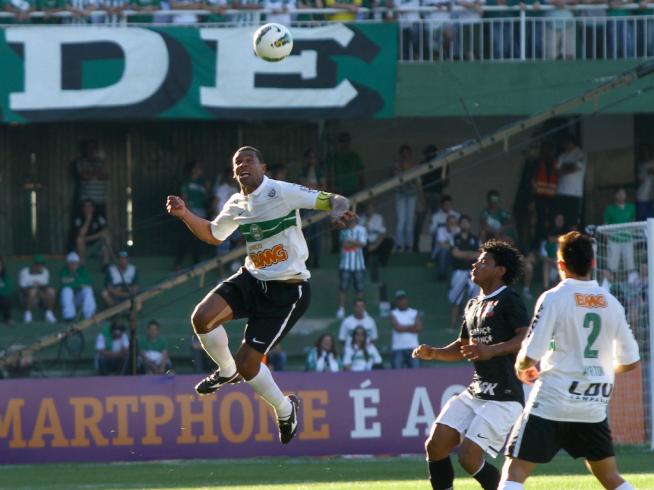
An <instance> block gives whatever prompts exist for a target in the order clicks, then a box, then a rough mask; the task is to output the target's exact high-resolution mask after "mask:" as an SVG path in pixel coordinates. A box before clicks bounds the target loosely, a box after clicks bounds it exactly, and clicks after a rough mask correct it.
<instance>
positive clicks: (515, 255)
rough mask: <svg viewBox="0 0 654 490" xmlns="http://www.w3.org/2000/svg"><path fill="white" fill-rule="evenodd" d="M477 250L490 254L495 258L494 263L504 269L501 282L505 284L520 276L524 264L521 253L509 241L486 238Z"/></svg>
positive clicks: (509, 283) (511, 282)
mask: <svg viewBox="0 0 654 490" xmlns="http://www.w3.org/2000/svg"><path fill="white" fill-rule="evenodd" d="M479 251H480V252H482V253H483V252H486V253H489V254H491V255H492V256H493V259H495V264H496V265H498V266H500V267H504V268H505V269H506V272H504V275H503V276H502V282H503V283H504V284H506V285H507V286H510V285H511V284H513V283H514V282H515V280H516V279H518V278H519V277H520V276H522V269H523V266H524V265H523V262H522V254H521V253H520V251H519V250H518V249H517V248H515V247H514V246H513V245H511V244H510V243H508V242H504V241H501V240H488V241H487V242H485V243H483V244H482V246H481V247H479Z"/></svg>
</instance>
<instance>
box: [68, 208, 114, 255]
mask: <svg viewBox="0 0 654 490" xmlns="http://www.w3.org/2000/svg"><path fill="white" fill-rule="evenodd" d="M72 235H73V237H74V244H73V246H74V248H75V250H77V253H78V254H79V256H80V261H81V263H82V264H84V263H85V262H86V255H87V253H86V252H87V249H88V248H92V249H98V251H99V252H100V256H101V257H102V263H103V264H105V265H107V264H108V263H109V247H110V246H111V238H110V236H111V235H110V234H109V228H108V227H107V219H106V218H105V217H104V215H103V214H102V213H100V211H99V210H98V209H97V208H96V207H95V204H93V201H91V200H90V199H86V200H85V201H84V202H83V203H82V209H81V212H80V214H79V215H78V216H77V217H76V218H75V220H74V221H73V231H72Z"/></svg>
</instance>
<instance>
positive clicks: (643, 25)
mask: <svg viewBox="0 0 654 490" xmlns="http://www.w3.org/2000/svg"><path fill="white" fill-rule="evenodd" d="M638 7H639V8H638V10H637V11H635V12H634V13H633V14H632V15H638V16H643V17H645V19H643V20H641V21H640V22H638V24H637V29H638V30H637V31H636V42H637V45H636V47H637V49H638V52H637V54H636V56H638V57H639V58H651V57H652V55H653V54H654V20H653V19H652V16H654V9H652V8H649V2H648V1H647V0H641V2H639V4H638Z"/></svg>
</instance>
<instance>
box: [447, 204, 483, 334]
mask: <svg viewBox="0 0 654 490" xmlns="http://www.w3.org/2000/svg"><path fill="white" fill-rule="evenodd" d="M470 225H471V222H470V217H469V216H467V215H465V214H464V215H462V216H461V217H460V218H459V229H460V230H461V231H459V233H458V234H457V235H455V237H454V246H453V247H452V278H451V279H450V290H449V292H448V293H447V299H448V301H449V302H450V330H456V329H457V327H458V323H459V319H460V317H459V309H460V308H461V304H463V301H464V300H467V299H468V298H472V297H473V296H476V295H477V293H478V292H479V287H478V286H477V285H476V284H475V283H474V282H472V279H471V278H470V271H471V270H472V264H474V263H475V261H476V260H477V257H479V239H478V238H477V237H476V236H475V235H473V234H472V233H470Z"/></svg>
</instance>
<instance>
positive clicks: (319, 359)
mask: <svg viewBox="0 0 654 490" xmlns="http://www.w3.org/2000/svg"><path fill="white" fill-rule="evenodd" d="M340 369H341V366H340V364H339V362H338V351H337V350H336V344H335V343H334V337H332V336H331V335H329V334H328V333H325V334H322V335H321V336H320V337H318V341H317V342H316V345H315V347H312V348H311V350H310V351H309V353H308V354H307V360H306V363H305V366H304V370H305V371H317V372H320V373H322V372H329V373H337V372H338V371H340Z"/></svg>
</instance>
